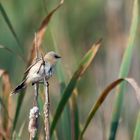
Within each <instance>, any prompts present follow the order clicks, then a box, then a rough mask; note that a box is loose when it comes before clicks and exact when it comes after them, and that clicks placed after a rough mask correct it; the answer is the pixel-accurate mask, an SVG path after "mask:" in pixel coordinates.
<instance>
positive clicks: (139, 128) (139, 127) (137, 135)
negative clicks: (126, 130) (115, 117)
mask: <svg viewBox="0 0 140 140" xmlns="http://www.w3.org/2000/svg"><path fill="white" fill-rule="evenodd" d="M133 140H140V112H139V114H138V118H137V122H136V127H135V131H134V137H133Z"/></svg>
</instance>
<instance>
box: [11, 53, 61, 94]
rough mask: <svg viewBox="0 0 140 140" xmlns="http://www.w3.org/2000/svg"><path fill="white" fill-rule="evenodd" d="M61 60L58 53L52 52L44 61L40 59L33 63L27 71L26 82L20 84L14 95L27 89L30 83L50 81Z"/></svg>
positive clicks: (13, 92)
mask: <svg viewBox="0 0 140 140" xmlns="http://www.w3.org/2000/svg"><path fill="white" fill-rule="evenodd" d="M59 58H61V57H60V56H59V55H58V54H57V53H55V52H53V51H51V52H48V53H47V54H46V55H45V56H44V60H42V59H39V60H38V61H37V62H35V63H33V64H32V65H31V66H30V67H29V68H28V69H27V70H26V71H25V74H26V75H27V76H26V77H25V78H24V80H23V81H22V82H21V84H19V85H18V86H17V87H16V88H15V89H14V90H13V91H12V92H11V95H12V94H16V93H18V92H19V91H20V90H21V89H23V88H25V87H27V85H29V84H30V83H32V85H34V84H35V83H36V82H40V81H43V80H44V78H45V79H47V80H48V79H49V78H50V77H51V76H52V74H53V71H54V66H55V64H56V62H57V60H58V59H59Z"/></svg>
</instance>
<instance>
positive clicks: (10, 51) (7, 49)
mask: <svg viewBox="0 0 140 140" xmlns="http://www.w3.org/2000/svg"><path fill="white" fill-rule="evenodd" d="M0 49H4V50H6V51H7V52H9V53H12V54H13V55H16V56H17V57H18V58H20V59H21V60H23V62H25V60H24V58H23V56H22V55H20V54H18V53H16V52H14V51H13V50H11V49H10V48H7V47H5V46H2V45H0Z"/></svg>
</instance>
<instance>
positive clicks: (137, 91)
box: [79, 78, 140, 140]
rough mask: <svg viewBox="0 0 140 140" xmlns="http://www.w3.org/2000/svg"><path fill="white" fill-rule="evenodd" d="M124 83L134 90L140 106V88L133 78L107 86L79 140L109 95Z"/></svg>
mask: <svg viewBox="0 0 140 140" xmlns="http://www.w3.org/2000/svg"><path fill="white" fill-rule="evenodd" d="M123 81H127V82H128V83H129V84H130V85H131V86H132V87H133V88H134V90H135V95H136V98H137V100H138V102H139V104H140V88H139V86H138V85H137V83H136V82H135V80H134V79H131V78H120V79H117V80H116V81H114V82H112V83H111V84H110V85H109V86H107V87H106V88H105V89H104V90H103V92H102V93H101V94H100V96H99V98H98V99H97V100H96V102H95V104H94V105H93V106H92V109H91V111H90V112H89V114H88V117H87V119H86V122H85V124H84V127H83V129H82V131H81V133H80V135H79V140H81V139H82V137H83V135H84V133H85V131H86V130H87V127H88V125H89V123H90V122H91V120H92V119H93V118H94V115H95V113H96V112H97V110H98V109H99V107H100V106H101V105H102V103H103V102H104V100H105V99H106V97H107V95H109V93H110V91H111V90H113V89H114V88H115V87H116V86H118V85H119V84H121V83H122V82H123Z"/></svg>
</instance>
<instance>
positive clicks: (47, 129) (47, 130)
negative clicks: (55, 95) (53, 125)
mask: <svg viewBox="0 0 140 140" xmlns="http://www.w3.org/2000/svg"><path fill="white" fill-rule="evenodd" d="M44 85H45V104H44V117H45V119H44V123H45V133H46V138H45V140H50V122H49V108H50V101H49V83H48V82H47V80H46V79H44Z"/></svg>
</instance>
